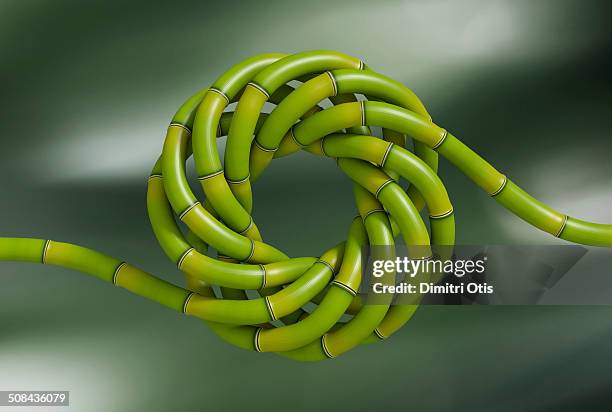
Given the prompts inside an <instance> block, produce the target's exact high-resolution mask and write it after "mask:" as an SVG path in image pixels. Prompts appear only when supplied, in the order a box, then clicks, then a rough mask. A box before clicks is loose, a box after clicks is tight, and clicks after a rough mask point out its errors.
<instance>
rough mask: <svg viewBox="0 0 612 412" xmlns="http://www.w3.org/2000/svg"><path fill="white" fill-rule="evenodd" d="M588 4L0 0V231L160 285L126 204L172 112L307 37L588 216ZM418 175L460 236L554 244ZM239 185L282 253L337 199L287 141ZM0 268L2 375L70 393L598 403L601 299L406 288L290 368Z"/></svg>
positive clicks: (167, 320) (598, 202)
mask: <svg viewBox="0 0 612 412" xmlns="http://www.w3.org/2000/svg"><path fill="white" fill-rule="evenodd" d="M610 16H612V3H610V2H608V1H578V0H574V1H569V0H559V1H553V0H548V1H538V2H532V1H494V0H491V1H476V0H467V1H461V2H458V1H452V0H445V1H442V0H441V1H377V2H372V1H364V0H352V1H333V2H332V1H320V0H311V1H309V2H290V1H280V0H276V1H269V2H248V1H242V2H230V1H223V2H204V1H199V2H195V1H194V2H159V3H158V2H145V1H132V2H129V3H128V2H109V1H90V2H87V3H85V2H77V1H72V2H70V1H59V0H58V1H50V0H47V1H42V0H38V1H36V0H25V1H8V0H2V1H0V79H1V80H2V82H1V85H2V86H1V87H0V142H1V146H0V147H1V149H0V176H2V194H1V195H0V196H1V197H0V213H1V215H2V218H1V219H0V235H1V236H22V237H40V238H52V239H56V240H62V241H68V242H73V243H77V244H82V245H85V246H88V247H92V248H95V249H98V250H101V251H103V252H105V253H107V254H111V255H114V256H117V257H119V258H121V259H125V260H128V261H130V262H131V263H133V264H135V265H137V266H139V267H141V268H143V269H145V270H148V271H150V272H152V273H155V274H159V275H160V276H163V277H164V278H166V279H169V280H174V281H176V282H181V281H182V279H181V276H180V274H179V273H178V271H177V270H176V269H175V268H174V267H173V265H172V264H171V263H170V262H169V261H168V260H166V258H165V257H164V255H163V253H162V251H161V250H160V248H159V247H158V245H157V243H156V241H155V239H154V236H153V233H152V230H151V229H150V227H149V224H148V218H147V215H146V212H145V190H146V176H147V175H148V173H149V170H150V168H151V167H152V165H153V162H154V160H155V159H156V157H157V155H158V153H159V152H160V150H161V147H162V142H163V136H164V133H165V129H166V126H167V124H168V122H169V120H170V118H171V117H172V115H173V112H174V111H175V110H176V109H177V108H178V107H179V105H180V104H181V103H182V101H183V100H184V99H185V98H186V97H187V96H189V95H190V94H192V93H193V92H195V91H196V90H198V89H200V88H202V87H205V86H207V85H209V84H210V83H211V82H212V81H213V80H214V79H215V78H216V77H217V75H219V74H220V73H222V72H223V71H224V70H226V69H227V68H228V67H230V66H231V65H233V64H234V63H236V62H238V61H239V60H241V59H243V58H246V57H248V56H250V55H253V54H258V53H264V52H286V53H291V52H298V51H302V50H310V49H333V50H338V51H342V52H345V53H347V54H351V55H354V56H358V57H360V58H362V59H363V60H364V61H365V62H366V63H367V64H369V65H370V66H371V67H373V68H375V69H376V70H378V71H380V72H383V73H385V74H387V75H389V76H391V77H393V78H395V79H397V80H400V81H402V82H404V83H405V84H406V85H408V86H409V87H410V88H412V89H413V90H414V91H415V92H416V93H417V94H418V95H419V96H420V97H421V99H422V100H423V101H424V102H425V104H426V106H427V107H428V109H429V111H430V113H431V114H432V115H433V118H434V120H435V121H436V123H437V124H439V125H441V126H443V127H446V128H448V129H449V130H450V131H452V133H453V134H454V135H456V136H458V137H460V138H461V139H462V140H463V141H464V142H466V143H467V144H468V145H469V146H471V147H472V148H474V149H475V150H476V151H477V152H478V153H480V154H481V155H482V156H483V157H485V158H486V159H488V160H489V161H490V162H491V163H492V164H494V165H495V166H496V167H497V168H498V169H499V170H501V171H502V172H504V173H506V174H508V175H509V176H510V177H511V178H512V179H513V180H514V181H515V182H517V183H519V184H520V185H521V186H522V187H524V188H525V189H526V190H527V191H529V192H530V193H532V194H534V195H535V196H536V197H538V198H539V199H541V200H542V201H544V202H546V203H549V204H551V205H552V206H553V207H555V208H557V209H559V210H562V211H564V212H566V213H568V214H570V215H573V216H578V217H581V218H583V219H587V220H593V221H598V222H606V221H607V222H610V221H611V220H612V215H611V213H610V208H609V205H610V202H611V201H612V188H611V186H610V176H612V162H610V154H611V153H612V139H611V135H610V130H611V128H612V116H610V113H611V109H612V101H611V99H610V95H611V92H612V76H611V75H610V73H612V64H611V60H610V56H611V55H612V42H611V41H612V26H611V25H610ZM440 173H441V176H442V178H443V180H444V182H445V184H446V186H447V188H448V191H449V194H450V197H451V199H452V200H453V203H454V206H455V211H456V220H457V234H458V242H459V243H463V244H484V243H510V244H514V243H517V244H525V243H533V244H555V243H559V241H558V240H556V239H551V238H550V237H549V236H548V235H546V234H543V233H541V232H539V231H538V230H537V229H533V228H531V227H529V226H527V225H526V224H524V223H523V222H522V221H520V220H519V219H518V218H516V217H514V216H513V215H511V214H510V213H508V212H506V211H505V210H503V209H501V208H500V207H499V206H498V205H497V204H495V202H493V201H492V200H491V199H489V198H488V196H486V194H484V193H482V192H480V191H479V190H478V189H477V188H476V187H475V186H474V185H473V184H471V182H470V181H468V180H467V179H466V178H465V177H464V176H463V175H462V174H461V173H459V172H458V171H456V170H455V169H453V167H452V166H451V165H449V164H448V163H445V162H444V161H442V164H441V172H440ZM254 190H255V211H254V216H255V220H256V221H257V222H258V225H259V227H260V229H261V230H262V233H263V236H264V237H265V239H266V240H267V241H269V242H270V243H272V244H275V245H278V246H280V247H282V248H283V250H285V251H286V252H287V253H289V254H291V255H315V254H318V253H320V252H321V251H322V250H324V249H325V248H326V247H327V246H329V245H331V244H334V243H336V242H338V241H340V240H341V239H343V238H344V237H345V231H346V230H347V228H348V224H349V222H350V220H351V218H352V217H353V216H354V214H355V209H354V206H353V203H352V196H351V185H350V182H349V180H348V178H346V177H345V176H343V175H342V173H341V172H340V171H338V170H337V169H336V167H335V164H334V163H333V162H331V161H329V160H327V161H326V160H325V159H318V158H315V157H314V156H310V155H308V154H305V153H300V154H297V155H294V156H292V157H290V158H286V159H279V160H277V161H275V162H274V163H273V164H272V166H271V167H270V169H269V170H268V171H267V172H266V174H265V175H264V176H263V177H262V179H261V180H260V181H258V182H257V183H256V184H255V185H254ZM297 231H299V232H300V233H301V234H302V235H301V236H299V237H296V236H295V235H293V233H295V232H297ZM600 255H601V251H599V252H598V251H597V250H592V251H590V252H589V254H588V255H587V256H586V257H585V258H584V259H583V260H582V261H581V262H580V263H579V265H578V266H577V267H576V268H575V270H574V271H572V272H570V273H569V274H568V275H567V276H566V277H565V278H564V279H563V282H565V283H564V287H566V288H569V289H570V290H571V288H573V287H574V286H577V285H579V284H580V282H584V281H585V278H586V279H588V282H591V283H592V284H593V285H594V289H595V290H597V291H599V293H601V296H610V293H612V287H611V286H610V282H609V280H607V279H606V277H608V278H609V275H610V268H609V267H602V266H601V265H598V259H599V258H600V257H601V256H600ZM0 275H1V282H0V390H11V389H15V390H70V391H71V404H72V407H71V409H72V410H79V411H107V412H108V411H141V410H147V411H183V410H206V411H238V410H249V411H274V410H295V411H310V410H333V411H336V410H357V411H373V410H409V409H410V410H418V411H428V410H449V411H490V410H495V411H518V410H520V411H549V410H551V411H552V410H554V411H559V410H568V411H570V410H571V411H575V410H590V411H593V410H610V407H612V399H611V397H610V395H609V391H610V388H612V376H611V374H610V365H611V363H612V352H611V351H610V344H609V342H610V341H611V340H612V327H611V324H612V322H611V320H610V319H612V307H609V306H608V307H606V306H573V307H433V306H432V307H424V308H421V309H420V310H419V311H418V312H417V314H416V315H415V317H414V318H413V320H412V321H410V322H409V323H408V324H407V325H406V326H405V327H404V328H403V329H402V330H401V331H400V332H399V333H397V334H396V335H395V336H393V338H392V339H390V340H388V341H385V342H383V343H379V344H377V345H372V346H367V347H361V348H358V349H356V350H354V351H352V352H350V353H348V354H346V355H344V356H342V357H340V358H338V359H335V360H333V361H329V362H324V363H320V364H301V363H295V362H293V361H289V360H285V359H282V358H279V357H276V356H274V355H268V354H254V353H250V352H245V351H241V350H239V349H236V348H233V347H231V346H229V345H227V344H225V343H224V342H222V341H220V340H219V339H218V338H217V337H216V336H215V335H214V334H213V333H212V332H211V331H209V330H208V329H207V328H206V326H205V325H204V324H202V322H200V321H198V320H197V319H195V318H188V317H185V316H181V315H179V314H176V313H174V312H172V311H169V310H167V309H165V308H163V307H161V306H158V305H157V304H154V303H151V302H148V301H145V300H144V299H141V298H138V297H135V296H133V295H130V294H129V293H128V292H126V291H124V290H119V289H116V288H113V287H112V286H110V285H107V284H102V283H100V282H99V281H98V280H96V279H93V278H90V277H88V276H86V275H83V274H79V273H74V272H70V271H67V270H63V269H59V268H54V267H42V266H36V265H26V264H17V263H2V264H0ZM0 409H1V408H0ZM24 410H25V408H24ZM50 410H51V409H50Z"/></svg>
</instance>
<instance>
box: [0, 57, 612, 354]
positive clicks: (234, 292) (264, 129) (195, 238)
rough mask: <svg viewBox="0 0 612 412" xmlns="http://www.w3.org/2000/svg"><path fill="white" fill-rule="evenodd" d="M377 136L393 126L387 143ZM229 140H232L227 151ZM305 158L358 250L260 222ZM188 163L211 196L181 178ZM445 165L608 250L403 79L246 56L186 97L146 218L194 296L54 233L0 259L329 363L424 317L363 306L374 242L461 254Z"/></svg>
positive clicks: (17, 243) (530, 217) (235, 340)
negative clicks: (317, 243) (319, 165)
mask: <svg viewBox="0 0 612 412" xmlns="http://www.w3.org/2000/svg"><path fill="white" fill-rule="evenodd" d="M296 81H297V83H296ZM296 84H297V86H296ZM234 103H235V104H234ZM266 104H267V105H266ZM270 105H271V107H273V109H272V110H271V111H269V112H268V111H266V110H265V107H266V106H268V107H269V106H270ZM230 107H231V108H230ZM371 127H381V128H382V130H383V135H382V136H383V137H382V138H378V137H375V136H373V134H372V132H371ZM218 139H226V142H225V150H224V152H223V153H222V154H220V153H219V145H218V143H217V140H218ZM407 139H412V142H413V147H414V150H413V151H409V150H408V149H407V148H406V140H407ZM300 150H305V151H308V152H310V153H312V154H314V155H318V156H324V157H329V158H331V159H332V160H333V161H335V162H337V165H338V167H339V168H340V170H342V171H343V172H344V173H345V174H346V175H347V176H348V177H349V178H350V179H351V180H352V182H353V185H354V199H355V205H356V210H357V211H358V214H357V216H356V217H355V218H354V219H353V220H352V222H351V225H350V227H349V228H347V238H346V241H345V242H342V243H340V244H338V245H328V248H327V249H326V250H322V252H321V254H320V255H319V256H296V257H289V256H287V255H286V254H285V253H284V252H283V248H282V245H272V244H269V243H268V242H266V241H265V240H264V237H263V235H264V234H263V233H261V232H260V230H259V228H258V226H257V224H256V222H255V221H254V219H253V213H252V212H253V208H254V207H256V205H254V204H253V196H252V186H251V183H252V182H253V181H255V180H256V179H258V178H264V179H265V171H266V168H267V166H268V165H269V164H270V162H272V161H273V160H274V159H275V158H278V157H282V156H288V155H291V154H292V153H295V152H297V151H300ZM191 156H193V159H194V163H195V168H196V171H197V174H198V183H199V185H200V186H201V188H202V190H203V193H204V197H203V198H201V199H198V198H197V197H196V195H195V194H194V193H193V191H192V189H191V187H190V185H189V182H188V179H187V177H186V173H185V169H186V166H185V165H186V162H187V160H188V159H189V158H190V157H191ZM439 156H442V158H444V159H446V160H447V161H449V162H450V163H451V164H453V165H454V166H455V167H456V168H458V169H459V170H460V171H461V172H463V173H464V174H465V175H466V176H467V177H468V178H469V179H470V180H472V181H473V182H474V184H476V185H477V186H478V187H480V188H481V189H482V190H483V191H484V192H485V193H486V194H488V195H489V196H491V197H492V198H494V199H495V200H496V201H497V202H498V203H499V204H500V205H502V206H503V207H505V208H506V209H508V210H509V211H511V212H512V213H514V214H515V215H517V216H518V217H520V218H521V219H523V220H524V221H525V222H527V223H528V224H531V225H533V226H535V227H537V228H539V229H541V230H542V231H545V232H548V233H549V234H551V235H553V236H556V237H559V238H561V239H564V240H567V241H569V242H574V243H580V244H585V245H594V246H604V247H610V246H612V225H608V224H599V223H592V222H587V221H584V220H580V219H578V218H574V217H570V216H567V215H566V214H564V213H562V212H558V211H556V210H554V209H553V208H552V207H550V206H548V205H545V204H543V203H542V202H540V201H538V200H537V199H535V198H534V197H532V196H531V195H530V194H528V193H526V192H525V191H524V190H522V189H521V188H520V187H519V186H518V185H517V184H515V183H514V182H513V181H512V180H510V179H509V178H508V177H507V176H506V175H504V174H502V173H501V172H499V171H498V170H496V169H495V167H494V166H492V165H491V164H489V163H488V162H487V161H486V160H485V159H483V158H481V157H480V156H479V155H478V154H477V153H476V152H475V151H474V150H472V149H471V148H469V147H467V146H466V145H465V144H464V143H462V142H461V140H460V139H458V138H456V137H455V136H453V135H452V134H451V133H450V132H449V131H448V130H447V129H445V128H443V127H441V126H439V125H437V124H436V123H435V122H434V121H433V119H432V118H431V116H430V115H429V114H428V112H427V110H426V108H425V105H424V104H423V103H422V102H421V101H420V100H419V98H418V97H417V96H416V94H415V93H414V92H412V91H411V90H410V89H409V88H407V87H406V86H405V85H403V84H401V83H399V82H397V81H395V80H393V79H390V78H388V77H386V76H384V75H383V74H379V73H376V72H375V71H373V70H372V69H371V68H369V67H368V66H366V65H365V64H364V63H363V62H362V61H361V60H360V59H357V58H354V57H352V56H348V55H345V54H342V53H338V52H334V51H309V52H304V53H297V54H294V55H285V54H263V55H257V56H254V57H251V58H249V59H246V60H244V61H242V62H240V63H238V64H236V65H234V66H233V67H231V68H230V69H229V70H228V71H226V72H225V73H224V74H222V75H221V76H220V77H219V78H218V79H217V80H215V81H214V82H213V83H212V84H211V85H210V86H209V87H206V88H204V89H202V90H200V91H198V92H196V93H195V94H194V95H193V96H191V97H189V98H188V99H187V100H186V101H185V103H184V104H183V105H182V106H181V107H180V108H179V110H178V111H177V112H176V114H175V115H174V117H173V118H172V119H171V120H170V122H169V125H168V129H167V132H166V138H165V141H164V145H163V150H162V153H161V155H160V157H159V158H158V159H157V160H156V161H155V163H154V166H153V169H152V172H151V174H150V176H149V179H148V187H147V211H148V215H149V219H150V222H151V226H152V228H153V231H154V234H155V237H156V238H157V240H158V243H159V245H160V247H161V249H162V250H163V252H164V253H165V254H166V256H167V257H168V258H169V259H170V260H171V261H172V262H173V263H174V264H175V265H176V267H177V268H178V269H179V270H180V271H181V272H183V273H184V275H185V286H184V287H181V286H177V285H176V284H173V283H169V282H167V281H165V280H162V279H160V278H158V277H156V276H154V275H151V274H149V273H146V272H144V271H142V270H140V269H138V268H136V267H134V266H131V265H130V264H128V263H126V262H124V261H123V260H120V259H116V258H113V257H109V256H106V255H104V254H103V253H100V252H97V251H94V250H92V249H89V248H86V247H83V246H77V245H74V244H69V243H62V242H57V241H53V240H47V239H26V238H0V260H3V261H20V262H29V263H39V264H49V265H55V266H61V267H64V268H67V269H72V270H76V271H79V272H83V273H87V274H90V275H93V276H95V277H98V278H99V279H101V280H103V281H106V282H108V283H112V284H114V285H116V286H119V287H122V288H124V289H127V290H129V291H130V292H132V293H134V294H137V295H140V296H143V297H145V298H148V299H151V300H153V301H156V302H158V303H160V304H162V305H165V306H167V307H169V308H172V309H174V310H176V311H178V312H181V313H185V314H187V315H191V316H194V317H197V318H200V319H202V320H204V321H205V322H206V323H207V324H208V326H209V327H210V328H211V329H212V330H213V331H214V332H215V333H216V334H218V335H219V337H221V338H222V339H224V340H225V341H227V342H229V343H231V344H233V345H235V346H237V347H240V348H243V349H246V350H252V351H258V352H275V353H278V354H280V355H282V356H285V357H288V358H292V359H296V360H302V361H318V360H324V359H330V358H334V357H337V356H339V355H341V354H343V353H345V352H347V351H349V350H351V349H353V348H355V347H357V346H359V345H360V344H363V343H370V342H376V341H380V340H383V339H386V338H388V337H390V336H391V335H392V334H393V333H395V332H396V331H397V330H399V329H400V328H401V327H402V326H403V325H404V324H405V323H406V322H408V321H409V320H410V318H411V317H412V316H413V315H414V313H415V312H416V310H417V309H418V305H416V304H411V305H391V301H390V300H389V301H388V302H383V303H381V304H376V305H369V304H365V303H364V302H363V301H362V299H361V296H360V295H359V293H358V291H359V287H360V283H361V279H362V275H363V271H364V268H363V267H362V264H363V256H362V254H363V250H364V249H363V247H364V246H366V245H371V246H386V247H387V248H386V249H385V250H386V252H385V256H384V258H388V259H393V258H394V257H395V245H396V244H398V243H402V244H404V245H406V246H408V247H410V246H419V247H418V248H416V249H414V248H413V249H409V250H413V251H414V255H413V256H411V257H412V258H415V259H427V258H429V257H430V256H431V253H432V247H434V246H436V245H447V246H452V245H454V243H455V220H454V219H455V214H454V210H453V206H452V203H451V199H450V198H449V196H448V193H447V190H446V188H445V186H444V184H443V182H442V181H441V180H440V178H439V177H438V175H437V170H438V162H439ZM222 160H223V161H222ZM400 179H403V180H404V181H406V182H408V184H409V187H408V189H407V190H404V189H402V186H400V184H399V180H400ZM423 208H425V209H426V211H427V216H429V222H427V223H428V224H426V222H424V221H423V218H422V215H421V211H422V209H423ZM347 213H353V212H352V211H349V212H347ZM393 275H394V274H393V273H387V274H385V276H386V279H392V278H393ZM213 286H217V287H219V289H218V290H219V291H220V293H219V292H214V289H213ZM247 291H254V292H255V293H247ZM313 307H314V309H313Z"/></svg>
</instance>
